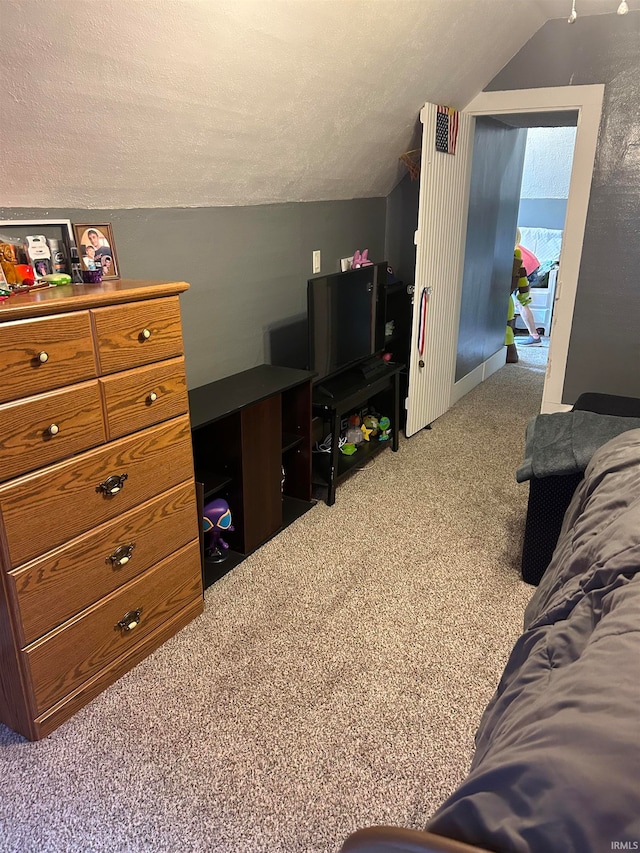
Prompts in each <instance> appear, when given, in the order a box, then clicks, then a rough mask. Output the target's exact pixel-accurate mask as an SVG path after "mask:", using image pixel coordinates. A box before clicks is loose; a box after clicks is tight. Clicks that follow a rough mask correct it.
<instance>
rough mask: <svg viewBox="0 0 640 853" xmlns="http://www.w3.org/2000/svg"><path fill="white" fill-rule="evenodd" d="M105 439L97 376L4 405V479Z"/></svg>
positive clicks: (0, 428) (0, 471) (0, 416)
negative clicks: (95, 378)
mask: <svg viewBox="0 0 640 853" xmlns="http://www.w3.org/2000/svg"><path fill="white" fill-rule="evenodd" d="M104 441H105V432H104V422H103V420H102V404H101V400H100V389H99V387H98V383H97V381H96V380H94V381H93V382H84V383H82V384H80V385H74V386H73V387H72V388H65V389H64V390H63V391H50V392H49V393H48V394H40V395H39V396H37V397H29V398H27V399H26V400H20V401H19V402H15V403H5V404H4V405H3V406H0V481H2V480H9V479H11V477H16V476H18V474H24V473H25V472H26V471H32V470H33V469H34V468H40V467H42V466H43V465H49V464H50V463H51V462H56V461H57V460H58V459H65V458H66V457H67V456H73V454H74V453H80V451H82V450H87V449H88V448H89V447H95V446H96V445H97V444H102V443H104Z"/></svg>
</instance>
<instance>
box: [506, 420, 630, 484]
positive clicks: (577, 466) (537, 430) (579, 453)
mask: <svg viewBox="0 0 640 853" xmlns="http://www.w3.org/2000/svg"><path fill="white" fill-rule="evenodd" d="M638 428H640V418H627V417H617V416H615V415H601V414H596V413H595V412H582V411H575V412H554V413H553V414H551V415H546V414H545V415H535V417H533V418H531V420H530V421H529V423H528V424H527V432H526V439H525V451H524V460H523V462H522V465H521V466H520V467H519V468H518V470H517V471H516V480H517V481H518V483H524V482H525V481H527V480H531V479H532V477H549V476H550V475H552V474H574V473H578V472H582V471H584V470H585V468H586V467H587V465H588V464H589V461H590V459H591V457H592V456H593V454H594V453H595V452H596V450H597V449H598V448H599V447H602V445H603V444H606V443H607V442H608V441H610V440H611V439H612V438H615V436H617V435H620V433H623V432H625V431H626V430H630V429H638Z"/></svg>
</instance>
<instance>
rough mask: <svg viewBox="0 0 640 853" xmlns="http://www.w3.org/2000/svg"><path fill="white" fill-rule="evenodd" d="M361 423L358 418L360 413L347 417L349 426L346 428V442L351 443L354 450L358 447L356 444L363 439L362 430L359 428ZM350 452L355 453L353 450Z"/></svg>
mask: <svg viewBox="0 0 640 853" xmlns="http://www.w3.org/2000/svg"><path fill="white" fill-rule="evenodd" d="M361 424H362V421H361V420H360V415H358V414H355V415H351V417H350V418H349V426H348V428H347V433H346V439H347V444H353V445H354V446H355V448H356V450H357V448H358V445H359V444H361V443H362V442H363V441H364V436H363V435H362V430H361V429H360V427H361ZM343 452H344V451H343ZM351 452H352V453H355V451H351Z"/></svg>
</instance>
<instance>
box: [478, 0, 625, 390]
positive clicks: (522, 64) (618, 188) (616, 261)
mask: <svg viewBox="0 0 640 853" xmlns="http://www.w3.org/2000/svg"><path fill="white" fill-rule="evenodd" d="M639 45H640V12H630V13H629V14H628V15H625V16H624V17H621V16H618V15H615V14H611V15H595V16H592V17H580V16H578V20H577V21H576V22H575V24H572V25H571V26H569V25H568V24H567V23H566V21H565V20H563V19H561V20H554V21H548V22H547V23H546V24H545V25H544V26H543V27H542V28H541V29H540V30H539V31H538V32H537V33H536V34H535V35H534V36H533V38H532V39H531V40H530V41H529V42H528V43H527V44H526V45H525V46H524V47H523V48H522V49H521V50H520V51H519V53H517V54H516V56H515V57H514V58H513V59H512V60H511V62H509V63H508V64H507V65H506V66H505V68H504V69H503V70H502V71H501V72H500V74H498V75H497V77H495V78H494V79H493V80H492V82H491V83H490V84H489V86H487V90H489V91H498V90H504V89H529V88H538V87H544V86H567V85H571V84H573V85H585V84H591V83H604V84H605V95H604V104H603V115H602V121H601V125H600V136H599V140H598V148H597V152H596V163H595V167H594V174H593V181H592V184H591V199H590V202H589V210H588V215H587V222H586V229H585V236H584V246H583V250H582V263H581V266H580V274H579V279H578V291H577V294H576V303H575V309H574V314H573V327H572V332H571V340H570V344H569V354H568V359H567V370H566V376H565V384H564V390H563V395H562V400H563V402H564V403H574V402H575V400H576V398H577V397H578V396H579V395H580V394H581V393H582V392H585V391H596V392H601V393H607V394H621V395H623V396H635V397H638V396H640V334H639V332H638V328H639V327H640V287H639V286H638V269H640V50H639V49H638V46H639Z"/></svg>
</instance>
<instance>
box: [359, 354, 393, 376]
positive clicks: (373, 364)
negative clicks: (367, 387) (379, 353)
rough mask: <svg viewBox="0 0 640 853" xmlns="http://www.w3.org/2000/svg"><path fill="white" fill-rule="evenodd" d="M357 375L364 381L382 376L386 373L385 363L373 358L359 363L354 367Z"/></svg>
mask: <svg viewBox="0 0 640 853" xmlns="http://www.w3.org/2000/svg"><path fill="white" fill-rule="evenodd" d="M356 369H357V371H358V373H361V374H362V376H364V378H365V379H367V380H369V379H375V378H376V377H377V376H383V375H384V374H385V372H386V362H384V361H382V360H381V359H379V358H376V357H375V356H372V357H371V358H367V359H365V361H361V362H360V364H358V365H357V366H356Z"/></svg>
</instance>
